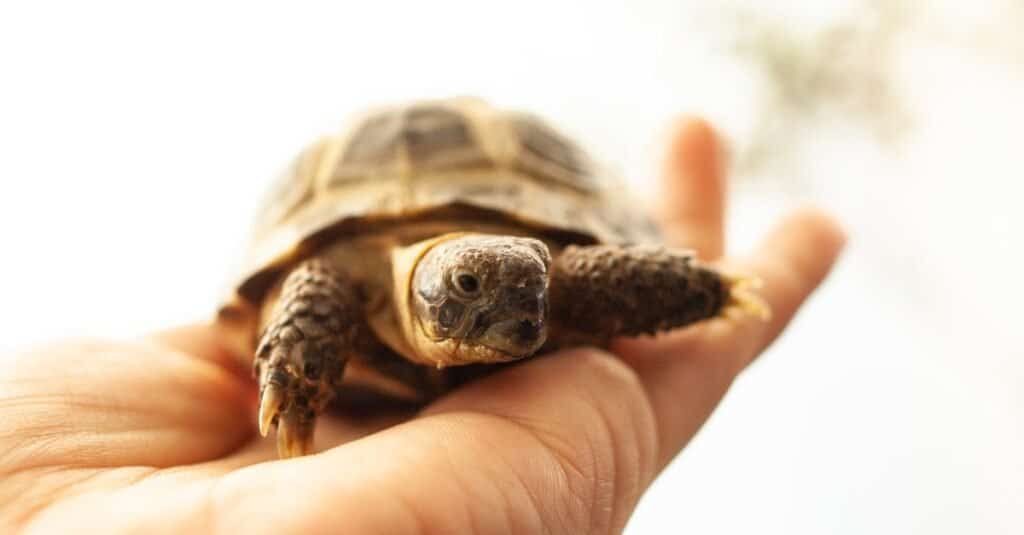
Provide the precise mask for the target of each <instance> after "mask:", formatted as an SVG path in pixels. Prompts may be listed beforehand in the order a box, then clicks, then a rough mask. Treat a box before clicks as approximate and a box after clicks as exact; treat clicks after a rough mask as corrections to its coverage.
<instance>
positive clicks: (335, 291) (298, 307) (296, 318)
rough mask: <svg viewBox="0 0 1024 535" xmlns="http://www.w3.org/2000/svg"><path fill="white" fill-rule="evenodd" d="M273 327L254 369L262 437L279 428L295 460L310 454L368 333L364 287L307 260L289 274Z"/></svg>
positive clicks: (282, 450)
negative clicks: (322, 418) (319, 423)
mask: <svg viewBox="0 0 1024 535" xmlns="http://www.w3.org/2000/svg"><path fill="white" fill-rule="evenodd" d="M266 325H267V326H266V328H265V329H264V331H263V334H262V336H261V337H260V343H259V346H258V348H257V350H256V359H255V361H254V363H253V371H254V373H255V375H256V377H257V379H258V380H259V384H260V410H259V428H260V434H262V435H263V436H266V435H267V433H268V431H269V429H270V426H271V425H272V424H275V423H276V424H277V451H278V455H279V456H280V457H282V458H285V457H296V456H299V455H303V454H305V453H307V452H308V451H309V448H310V446H311V445H312V440H313V425H314V422H315V420H316V417H317V415H319V414H320V413H321V412H322V411H323V410H324V408H325V407H326V406H327V404H328V403H329V402H330V401H331V399H332V398H333V397H334V393H335V391H336V389H337V388H338V385H339V384H340V383H341V378H342V373H343V371H344V369H345V362H346V361H347V360H348V357H349V355H350V354H351V353H352V350H353V345H354V344H355V343H356V340H357V337H358V336H359V330H360V329H363V328H365V318H364V315H363V310H362V306H361V300H360V299H359V289H358V286H357V285H356V284H355V282H354V281H352V280H351V279H350V278H349V277H347V276H345V275H344V274H343V273H341V272H340V271H339V270H338V269H335V268H334V267H332V266H331V265H330V264H329V263H328V262H326V261H323V260H319V259H312V260H307V261H305V262H303V263H302V264H299V265H298V266H297V267H296V268H295V269H293V270H292V271H291V273H289V274H288V276H287V278H286V279H285V281H284V285H283V287H282V289H281V294H280V298H279V299H278V301H277V303H276V304H275V305H274V307H273V311H272V313H271V317H270V320H269V322H267V324H266Z"/></svg>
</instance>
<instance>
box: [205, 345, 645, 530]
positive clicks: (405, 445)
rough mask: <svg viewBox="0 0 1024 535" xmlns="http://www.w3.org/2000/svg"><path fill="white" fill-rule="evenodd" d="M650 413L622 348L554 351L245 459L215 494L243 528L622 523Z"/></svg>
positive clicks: (637, 477) (640, 473) (639, 485)
mask: <svg viewBox="0 0 1024 535" xmlns="http://www.w3.org/2000/svg"><path fill="white" fill-rule="evenodd" d="M653 426H654V421H653V418H652V415H651V412H650V405H649V404H648V403H647V400H646V397H645V394H644V392H643V389H642V386H641V384H640V382H639V380H638V378H637V376H636V374H635V373H633V371H632V370H631V369H630V368H629V367H628V366H626V365H624V364H623V363H622V361H621V360H619V359H617V358H615V357H614V356H612V355H609V354H607V353H603V352H599V351H596V350H586V349H581V350H576V351H571V352H563V353H560V354H556V355H551V356H548V357H545V358H542V359H537V360H534V361H531V362H528V363H525V364H523V365H520V366H516V367H514V368H510V369H507V370H504V371H503V372H501V373H499V374H496V375H494V376H491V377H488V378H485V379H483V380H480V381H478V382H474V383H472V384H471V385H468V387H466V388H464V389H461V390H459V391H457V392H456V393H454V394H453V395H451V396H449V397H448V398H445V399H444V400H443V401H442V402H440V403H438V404H437V405H435V406H434V407H432V408H431V409H429V410H428V411H426V412H425V413H424V415H423V416H422V417H421V418H418V419H416V420H413V421H410V422H407V423H405V424H402V425H399V426H396V427H393V428H391V429H388V430H386V431H383V432H381V433H378V434H376V435H373V436H370V437H367V438H365V439H362V440H358V441H356V442H353V443H350V444H347V445H345V446H341V447H339V448H335V449H333V450H330V451H327V452H324V453H321V454H318V455H314V456H309V457H302V458H298V459H290V460H287V461H282V462H275V463H265V464H262V465H257V466H253V467H250V468H247V469H245V470H243V471H241V472H239V473H237V474H235V475H233V476H231V477H229V478H228V479H227V480H225V481H223V482H222V483H221V484H220V485H219V487H218V488H219V489H220V495H219V496H218V499H217V503H218V504H224V505H225V506H226V507H227V509H228V511H227V512H225V514H227V515H230V518H231V520H230V521H231V523H235V522H238V523H239V524H238V528H239V529H241V530H243V531H244V530H245V528H250V527H251V528H259V529H261V530H262V531H266V532H310V531H316V528H318V527H319V528H321V529H322V527H323V526H324V525H338V526H345V528H346V531H351V532H353V533H363V532H366V533H374V532H389V533H412V532H420V531H423V529H422V528H424V526H430V528H431V529H430V531H436V532H438V533H463V532H474V533H497V532H501V533H509V532H511V533H547V532H557V533H606V532H618V531H620V530H621V529H622V526H623V525H624V524H625V521H626V518H627V517H628V514H629V512H630V511H631V510H632V508H633V506H634V505H635V503H636V500H637V499H638V497H639V495H640V492H641V491H642V490H643V488H645V487H646V485H647V484H648V483H649V481H650V480H651V479H652V478H653V471H652V462H653V458H654V457H653V456H654V453H655V449H654V447H655V443H656V442H655V440H654V435H653V433H654V427H653ZM281 489H301V492H282V491H281Z"/></svg>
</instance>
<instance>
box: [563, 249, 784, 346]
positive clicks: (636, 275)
mask: <svg viewBox="0 0 1024 535" xmlns="http://www.w3.org/2000/svg"><path fill="white" fill-rule="evenodd" d="M755 284H756V280H754V279H750V278H743V277H734V276H730V275H725V274H723V273H721V272H719V271H717V270H715V269H713V268H711V267H709V266H705V265H702V264H700V263H698V262H697V261H696V259H695V258H694V257H693V254H692V253H690V252H689V251H683V250H673V249H669V248H665V247H660V246H647V245H593V246H586V247H579V246H570V247H567V248H566V249H565V250H564V251H563V252H562V253H561V254H560V255H559V256H558V257H557V258H555V260H554V263H553V265H552V269H551V289H550V302H551V305H550V306H551V321H552V322H553V323H555V324H556V325H557V326H558V328H557V329H554V332H555V333H556V339H554V340H552V345H553V346H566V345H576V344H580V343H596V344H601V345H603V344H606V343H607V342H608V341H609V340H610V339H611V338H612V337H615V336H636V335H641V334H655V333H657V332H659V331H667V330H670V329H675V328H677V327H682V326H684V325H689V324H691V323H695V322H697V321H700V320H703V319H707V318H712V317H715V316H718V315H721V314H723V313H725V312H728V311H729V310H731V309H739V310H743V311H748V312H753V313H755V314H757V315H760V316H762V317H763V316H765V315H767V314H768V308H767V306H766V305H765V304H764V303H763V302H762V301H761V300H760V299H759V298H758V297H757V296H755V295H753V294H751V293H749V292H748V291H747V288H749V287H751V286H753V285H755Z"/></svg>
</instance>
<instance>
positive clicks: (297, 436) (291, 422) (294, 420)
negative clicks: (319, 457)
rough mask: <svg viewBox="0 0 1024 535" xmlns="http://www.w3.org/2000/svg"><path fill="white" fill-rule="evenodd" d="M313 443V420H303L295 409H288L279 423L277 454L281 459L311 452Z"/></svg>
mask: <svg viewBox="0 0 1024 535" xmlns="http://www.w3.org/2000/svg"><path fill="white" fill-rule="evenodd" d="M312 443H313V425H312V422H303V421H302V418H301V417H300V416H299V415H298V414H296V411H294V410H287V411H285V412H284V413H283V414H282V415H281V419H280V420H279V421H278V424H277V456H278V457H280V458H281V459H290V458H292V457H301V456H303V455H305V454H307V453H309V451H310V449H311V446H312Z"/></svg>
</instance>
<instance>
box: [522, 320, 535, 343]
mask: <svg viewBox="0 0 1024 535" xmlns="http://www.w3.org/2000/svg"><path fill="white" fill-rule="evenodd" d="M538 335H540V324H539V323H537V322H534V321H529V320H522V321H520V322H519V325H518V326H517V328H516V336H518V337H519V338H520V339H521V340H536V339H537V336H538Z"/></svg>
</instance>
